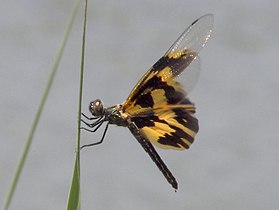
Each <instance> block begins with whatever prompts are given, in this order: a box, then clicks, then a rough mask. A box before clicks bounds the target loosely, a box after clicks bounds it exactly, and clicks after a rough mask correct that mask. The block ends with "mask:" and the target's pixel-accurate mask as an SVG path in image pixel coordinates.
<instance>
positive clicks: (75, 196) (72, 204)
mask: <svg viewBox="0 0 279 210" xmlns="http://www.w3.org/2000/svg"><path fill="white" fill-rule="evenodd" d="M86 17H87V0H85V6H84V17H83V34H82V50H81V63H80V82H79V99H78V123H77V124H78V126H77V143H76V161H75V167H74V173H73V178H72V184H71V189H70V193H69V198H68V206H67V210H80V209H81V207H80V176H79V175H80V161H79V160H80V158H79V157H80V156H79V155H80V122H81V121H80V117H81V104H82V86H83V71H84V57H85V34H86Z"/></svg>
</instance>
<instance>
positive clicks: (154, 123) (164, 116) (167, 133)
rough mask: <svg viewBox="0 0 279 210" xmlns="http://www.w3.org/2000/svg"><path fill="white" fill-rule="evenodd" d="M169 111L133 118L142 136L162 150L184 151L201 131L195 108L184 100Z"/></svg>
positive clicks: (161, 110) (162, 110)
mask: <svg viewBox="0 0 279 210" xmlns="http://www.w3.org/2000/svg"><path fill="white" fill-rule="evenodd" d="M184 102H185V104H178V105H173V106H170V107H168V108H167V109H156V110H154V112H153V113H152V114H150V115H146V116H140V117H133V118H132V121H133V122H134V123H135V124H136V126H137V127H138V129H139V132H140V134H141V135H142V136H143V137H144V138H146V139H148V140H149V141H150V142H151V143H152V144H154V145H156V146H157V147H160V148H162V149H173V150H184V149H188V148H189V147H190V145H191V144H192V143H193V142H194V138H195V136H196V134H197V132H198V130H199V126H198V120H197V119H196V118H195V117H194V115H193V114H194V112H195V107H194V106H193V105H192V104H191V103H190V102H189V100H187V99H185V100H184Z"/></svg>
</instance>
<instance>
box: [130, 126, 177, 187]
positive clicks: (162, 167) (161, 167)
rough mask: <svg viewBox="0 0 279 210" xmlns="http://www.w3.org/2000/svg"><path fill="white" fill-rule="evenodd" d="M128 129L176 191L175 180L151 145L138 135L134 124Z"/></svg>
mask: <svg viewBox="0 0 279 210" xmlns="http://www.w3.org/2000/svg"><path fill="white" fill-rule="evenodd" d="M128 127H129V129H130V131H131V132H132V134H133V135H134V136H135V138H136V139H137V140H138V142H139V143H140V144H141V146H142V147H143V149H144V150H145V151H146V152H147V153H148V155H149V156H150V157H151V159H152V160H153V161H154V163H155V164H156V165H157V167H158V168H159V170H160V171H161V172H162V173H163V175H164V176H165V178H166V179H167V181H168V182H169V183H170V184H171V185H172V187H173V188H174V189H176V190H177V187H178V184H177V181H176V179H175V178H174V176H173V175H172V173H171V172H170V170H169V169H168V167H167V166H166V164H165V163H164V162H163V161H162V159H161V157H160V156H159V155H158V153H157V152H156V150H155V149H154V147H153V146H152V144H151V143H150V142H149V141H148V140H147V139H145V138H144V137H143V136H142V135H141V134H140V133H139V130H138V128H137V126H136V125H135V124H133V123H130V124H129V125H128Z"/></svg>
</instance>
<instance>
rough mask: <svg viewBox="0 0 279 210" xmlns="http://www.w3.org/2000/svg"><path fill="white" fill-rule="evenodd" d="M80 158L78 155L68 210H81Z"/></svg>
mask: <svg viewBox="0 0 279 210" xmlns="http://www.w3.org/2000/svg"><path fill="white" fill-rule="evenodd" d="M79 172H80V167H79V158H78V155H77V156H76V161H75V168H74V174H73V178H72V184H71V189H70V193H69V200H68V206H67V210H80V209H81V208H80V179H79Z"/></svg>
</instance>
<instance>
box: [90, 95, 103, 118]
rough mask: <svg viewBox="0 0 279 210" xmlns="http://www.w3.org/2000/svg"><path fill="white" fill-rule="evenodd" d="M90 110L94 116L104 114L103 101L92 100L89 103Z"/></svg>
mask: <svg viewBox="0 0 279 210" xmlns="http://www.w3.org/2000/svg"><path fill="white" fill-rule="evenodd" d="M89 111H90V112H91V114H92V115H93V116H96V117H99V116H102V115H103V114H104V107H103V103H102V101H101V100H100V99H97V100H95V101H91V102H90V104H89Z"/></svg>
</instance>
